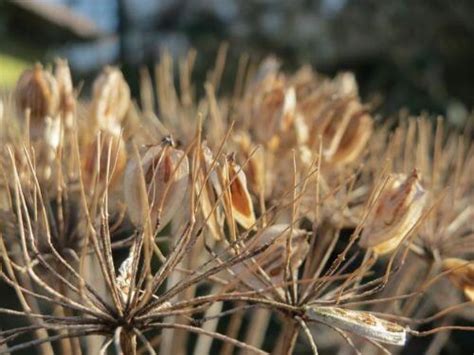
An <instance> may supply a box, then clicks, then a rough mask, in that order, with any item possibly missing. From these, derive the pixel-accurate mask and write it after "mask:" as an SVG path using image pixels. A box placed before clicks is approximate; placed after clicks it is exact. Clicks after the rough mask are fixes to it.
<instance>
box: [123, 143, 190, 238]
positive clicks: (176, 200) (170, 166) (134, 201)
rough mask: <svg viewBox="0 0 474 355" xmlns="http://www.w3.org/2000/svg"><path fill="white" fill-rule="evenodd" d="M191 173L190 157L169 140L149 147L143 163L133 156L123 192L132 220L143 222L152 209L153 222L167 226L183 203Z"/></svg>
mask: <svg viewBox="0 0 474 355" xmlns="http://www.w3.org/2000/svg"><path fill="white" fill-rule="evenodd" d="M141 170H142V171H143V178H144V186H143V184H142V178H141V176H142V175H141ZM188 177H189V163H188V158H187V157H186V155H185V153H184V152H183V151H181V150H179V149H175V148H173V147H172V146H171V145H170V144H168V143H167V142H163V143H161V144H159V145H155V146H150V147H147V150H146V151H145V153H144V155H143V157H142V159H141V167H140V166H139V162H138V161H137V160H135V159H133V160H130V161H129V163H128V165H127V168H126V171H125V177H124V193H125V202H126V204H127V206H128V213H129V216H130V219H131V220H132V222H133V223H134V224H135V225H137V226H143V225H144V224H145V223H146V222H147V220H148V215H147V213H148V212H149V213H150V216H149V218H150V222H151V223H152V225H156V226H157V228H158V230H160V229H162V228H163V227H164V226H166V225H167V224H168V222H169V221H170V220H171V218H172V217H173V216H174V214H175V213H176V211H177V210H178V208H180V207H181V206H180V205H181V204H182V202H183V199H184V197H185V194H186V191H187V189H188ZM143 187H144V188H145V190H143Z"/></svg>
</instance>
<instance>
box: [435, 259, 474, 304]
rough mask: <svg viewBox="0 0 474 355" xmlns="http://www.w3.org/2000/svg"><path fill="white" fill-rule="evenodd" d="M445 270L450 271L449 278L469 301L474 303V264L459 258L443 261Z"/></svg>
mask: <svg viewBox="0 0 474 355" xmlns="http://www.w3.org/2000/svg"><path fill="white" fill-rule="evenodd" d="M443 270H445V271H450V273H449V274H448V278H449V279H450V280H451V282H452V283H453V284H454V285H455V286H456V287H457V288H459V289H460V290H462V291H463V292H464V294H465V295H466V297H467V298H469V300H471V301H474V262H472V261H467V260H463V259H458V258H448V259H444V260H443Z"/></svg>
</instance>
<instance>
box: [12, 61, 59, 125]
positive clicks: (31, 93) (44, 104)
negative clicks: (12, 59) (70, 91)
mask: <svg viewBox="0 0 474 355" xmlns="http://www.w3.org/2000/svg"><path fill="white" fill-rule="evenodd" d="M15 99H16V104H17V108H18V110H19V111H20V113H21V114H24V113H26V112H27V111H28V110H29V114H30V125H31V128H32V129H33V130H36V129H40V128H41V127H40V126H41V125H42V124H43V121H44V119H45V118H46V117H53V116H55V115H56V114H57V112H58V107H59V90H58V84H57V83H56V80H55V78H54V77H53V75H51V73H49V72H48V71H46V70H44V69H43V67H42V65H41V64H39V63H37V64H35V66H34V67H33V68H32V69H27V70H25V71H24V72H23V73H22V74H21V76H20V78H19V79H18V82H17V84H16V89H15Z"/></svg>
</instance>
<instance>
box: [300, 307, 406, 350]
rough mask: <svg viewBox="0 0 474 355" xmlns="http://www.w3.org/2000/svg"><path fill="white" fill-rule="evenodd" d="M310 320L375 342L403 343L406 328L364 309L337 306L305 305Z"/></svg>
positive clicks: (404, 341)
mask: <svg viewBox="0 0 474 355" xmlns="http://www.w3.org/2000/svg"><path fill="white" fill-rule="evenodd" d="M306 315H307V317H308V319H309V320H310V321H313V322H321V323H324V324H328V325H329V326H331V327H334V328H335V329H339V330H342V331H348V332H350V333H353V334H357V335H358V336H361V337H364V338H367V339H372V340H374V341H377V342H381V343H385V344H393V345H400V346H402V345H405V343H406V337H407V330H406V329H405V328H404V327H402V326H401V325H399V324H397V323H394V322H390V321H387V320H385V319H382V318H378V317H375V316H374V315H373V314H371V313H369V312H365V311H354V310H351V309H344V308H339V307H332V306H329V307H317V306H314V307H306Z"/></svg>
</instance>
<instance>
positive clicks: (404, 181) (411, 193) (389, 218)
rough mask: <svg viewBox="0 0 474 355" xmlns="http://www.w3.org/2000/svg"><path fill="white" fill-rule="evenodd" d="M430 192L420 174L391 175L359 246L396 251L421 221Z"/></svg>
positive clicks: (363, 232) (374, 207)
mask: <svg viewBox="0 0 474 355" xmlns="http://www.w3.org/2000/svg"><path fill="white" fill-rule="evenodd" d="M426 196H427V193H426V191H425V189H423V187H422V186H421V185H420V183H419V177H418V173H417V172H416V170H415V171H413V173H412V174H411V175H410V176H408V177H406V176H405V175H403V174H391V175H390V176H389V177H388V180H387V182H386V184H385V185H384V186H383V189H382V191H381V192H380V196H379V197H378V199H377V201H375V205H374V206H373V208H372V209H371V211H370V213H369V216H368V217H367V220H366V225H365V227H364V230H363V231H362V235H361V239H360V241H359V245H360V246H361V247H363V248H373V250H374V251H375V252H376V253H377V254H386V253H389V252H391V251H392V250H394V249H395V248H396V247H397V246H398V245H399V244H400V243H401V242H402V241H403V239H404V238H405V237H406V236H407V235H408V234H409V233H410V232H411V230H412V228H413V227H414V226H415V225H416V223H417V222H418V221H419V220H420V218H421V215H422V212H423V208H424V207H425V204H426Z"/></svg>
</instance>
